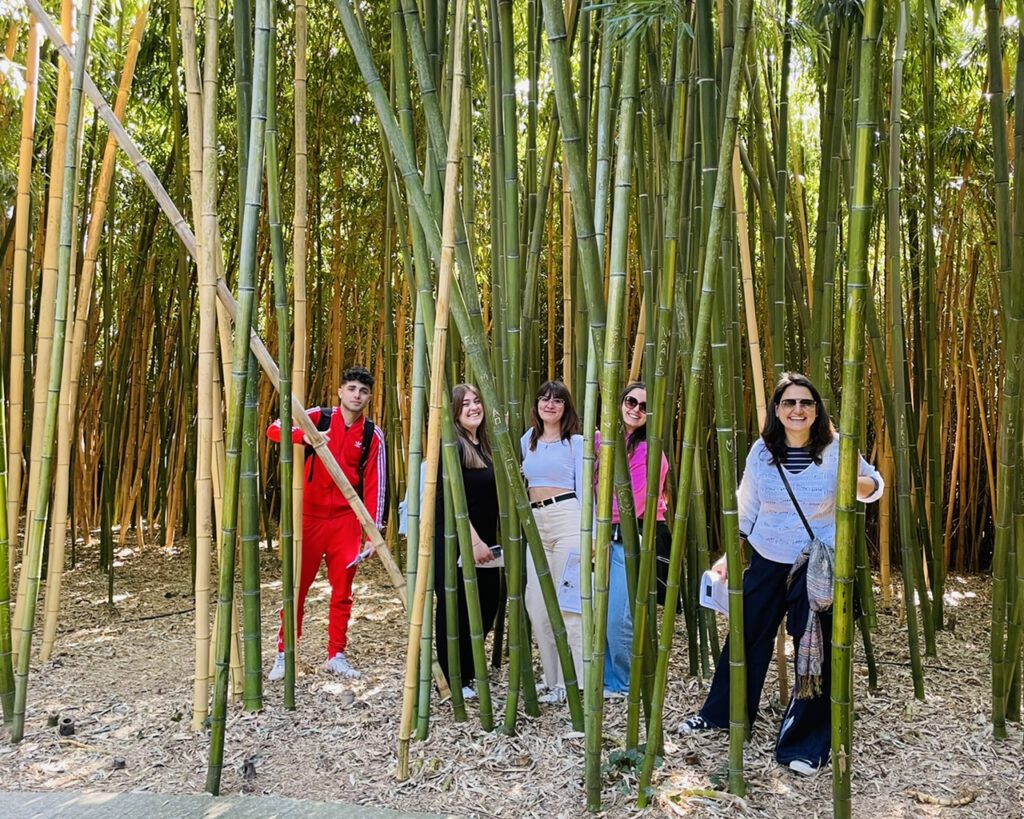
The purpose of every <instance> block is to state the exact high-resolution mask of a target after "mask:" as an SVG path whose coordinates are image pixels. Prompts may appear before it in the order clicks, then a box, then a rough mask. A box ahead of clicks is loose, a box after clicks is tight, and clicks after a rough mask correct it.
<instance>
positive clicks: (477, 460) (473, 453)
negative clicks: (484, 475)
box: [451, 384, 494, 469]
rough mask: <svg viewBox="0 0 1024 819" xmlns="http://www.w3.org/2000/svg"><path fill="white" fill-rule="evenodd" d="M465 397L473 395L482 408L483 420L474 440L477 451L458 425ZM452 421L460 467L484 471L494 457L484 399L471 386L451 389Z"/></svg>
mask: <svg viewBox="0 0 1024 819" xmlns="http://www.w3.org/2000/svg"><path fill="white" fill-rule="evenodd" d="M467 395H475V396H476V397H477V398H479V399H480V404H481V406H483V408H484V420H483V422H482V423H481V424H480V428H479V429H477V431H476V439H477V441H479V442H480V448H479V450H478V449H477V447H476V446H474V445H473V442H472V441H471V440H470V438H469V433H468V432H466V428H465V427H463V426H462V424H460V423H459V416H461V415H462V402H463V401H464V400H465V398H466V396H467ZM451 409H452V420H453V421H454V422H455V434H456V435H457V436H458V442H459V452H460V453H461V454H462V465H463V466H464V467H465V468H466V469H484V468H485V467H488V466H490V465H491V464H492V463H493V462H494V455H493V454H492V453H491V441H490V438H488V436H487V406H486V405H485V404H484V397H483V396H482V395H481V394H480V390H478V389H477V388H476V387H474V386H473V385H472V384H456V385H455V386H454V387H453V388H452V407H451Z"/></svg>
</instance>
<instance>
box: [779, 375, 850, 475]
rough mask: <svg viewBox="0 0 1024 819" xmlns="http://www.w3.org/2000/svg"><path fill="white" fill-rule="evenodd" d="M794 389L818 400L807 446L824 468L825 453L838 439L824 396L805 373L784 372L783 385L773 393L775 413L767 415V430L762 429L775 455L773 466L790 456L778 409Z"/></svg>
mask: <svg viewBox="0 0 1024 819" xmlns="http://www.w3.org/2000/svg"><path fill="white" fill-rule="evenodd" d="M790 387H806V388H807V389H808V390H809V391H810V393H811V397H812V398H814V403H815V407H816V409H817V412H816V413H815V417H814V423H813V424H811V439H810V441H808V442H807V446H808V448H809V450H810V453H811V458H812V459H813V460H814V462H815V463H816V464H818V465H819V466H820V465H821V453H822V451H823V450H824V449H825V447H827V446H828V445H829V444H830V443H832V439H833V438H834V437H835V435H834V433H833V432H832V421H831V420H830V419H829V417H828V410H826V409H825V405H824V404H823V403H822V401H821V393H819V392H818V388H817V387H815V386H814V384H813V383H812V382H811V379H809V378H808V377H807V376H806V375H804V374H803V373H783V374H782V377H781V378H780V379H779V383H778V384H776V385H775V392H773V393H772V406H771V411H769V412H768V413H767V416H766V418H765V421H764V429H762V430H761V440H763V441H764V445H765V446H766V447H767V448H768V451H769V452H770V453H771V454H772V457H771V463H773V464H775V463H782V461H783V459H785V457H786V428H785V427H784V426H783V425H782V421H780V420H779V417H778V415H776V413H775V410H776V409H778V406H779V402H780V401H781V400H782V394H783V393H784V392H785V391H786V390H787V389H789V388H790Z"/></svg>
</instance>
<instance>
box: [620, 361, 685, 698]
mask: <svg viewBox="0 0 1024 819" xmlns="http://www.w3.org/2000/svg"><path fill="white" fill-rule="evenodd" d="M619 409H620V410H621V412H622V426H623V432H624V434H625V439H626V458H627V461H628V464H629V478H630V484H631V486H632V489H633V506H634V509H635V510H636V514H637V525H638V527H639V529H640V531H641V532H642V531H643V525H644V522H643V514H644V508H645V506H646V504H647V387H646V386H645V385H644V383H643V382H642V381H634V382H633V383H632V384H630V385H629V386H627V387H626V389H625V390H623V392H622V399H621V401H620V402H619ZM666 475H668V459H667V458H666V457H665V455H664V453H662V456H661V472H660V475H659V478H658V506H657V528H656V530H655V540H654V548H655V561H656V574H657V591H658V603H664V602H665V584H666V582H667V580H668V559H669V552H670V551H671V548H672V534H671V532H670V531H669V528H668V525H667V524H666V523H665V517H666V514H667V511H668V503H667V501H666V497H665V476H666ZM619 522H620V519H619V506H618V500H617V499H616V498H614V496H613V500H612V523H613V527H612V543H611V563H610V573H609V578H608V637H607V656H606V658H605V664H604V686H605V690H606V691H607V692H610V693H621V692H625V691H627V690H629V666H630V661H631V659H632V653H633V613H632V611H631V610H630V607H629V591H628V589H627V585H626V560H625V552H624V551H623V547H622V530H621V528H620V526H619Z"/></svg>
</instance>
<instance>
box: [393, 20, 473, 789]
mask: <svg viewBox="0 0 1024 819" xmlns="http://www.w3.org/2000/svg"><path fill="white" fill-rule="evenodd" d="M465 27H466V0H457V2H456V6H455V34H454V45H453V54H454V58H455V67H454V71H453V75H452V81H453V87H452V99H451V106H450V110H451V114H450V120H449V126H448V156H447V161H446V163H445V185H444V211H443V216H442V225H443V226H442V231H441V244H442V251H441V264H440V266H439V268H438V274H437V299H436V307H435V315H434V338H433V344H432V346H431V350H430V353H431V356H430V416H429V419H428V421H427V461H426V465H427V472H426V477H425V479H424V491H423V498H422V512H421V514H420V531H419V555H418V557H417V561H416V562H417V566H418V570H417V572H416V588H415V593H414V595H413V599H412V605H411V607H410V612H411V617H410V620H409V642H408V650H407V652H406V661H405V691H404V696H403V699H402V721H401V724H400V727H399V732H398V770H397V772H396V777H397V778H398V779H399V781H404V780H406V779H408V778H409V740H410V738H411V736H412V725H413V716H414V708H415V704H416V694H417V684H416V682H417V678H418V668H419V661H420V645H419V643H420V636H421V633H422V630H423V620H424V617H425V615H426V613H427V606H428V605H429V600H430V598H429V596H428V595H427V594H426V591H427V580H428V577H429V574H430V572H429V571H428V567H429V566H431V565H432V563H433V559H432V553H433V546H434V537H433V535H434V514H435V510H436V497H437V465H438V456H439V455H440V443H441V413H442V411H443V406H442V405H443V404H444V392H445V377H444V361H445V347H446V345H447V342H448V315H449V303H450V292H451V286H452V268H453V267H454V260H455V216H456V205H457V202H458V192H457V190H456V184H457V182H458V173H459V138H460V137H461V135H462V128H461V119H460V117H461V116H462V102H463V95H462V83H463V82H464V80H465V72H464V69H463V57H464V54H463V47H462V41H463V35H464V30H465ZM452 562H453V563H454V561H452ZM438 581H440V579H438ZM456 656H457V653H456Z"/></svg>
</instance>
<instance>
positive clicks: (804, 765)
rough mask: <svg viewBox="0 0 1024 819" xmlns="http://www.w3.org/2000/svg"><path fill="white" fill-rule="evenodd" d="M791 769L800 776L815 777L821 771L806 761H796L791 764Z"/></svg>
mask: <svg viewBox="0 0 1024 819" xmlns="http://www.w3.org/2000/svg"><path fill="white" fill-rule="evenodd" d="M789 769H790V770H791V771H793V773H798V774H800V776H814V775H815V774H816V773H817V772H818V771H819V770H820V769H819V768H817V767H815V766H814V765H812V764H811V763H810V762H808V761H807V760H806V759H794V760H793V761H792V762H790V763H789Z"/></svg>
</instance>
